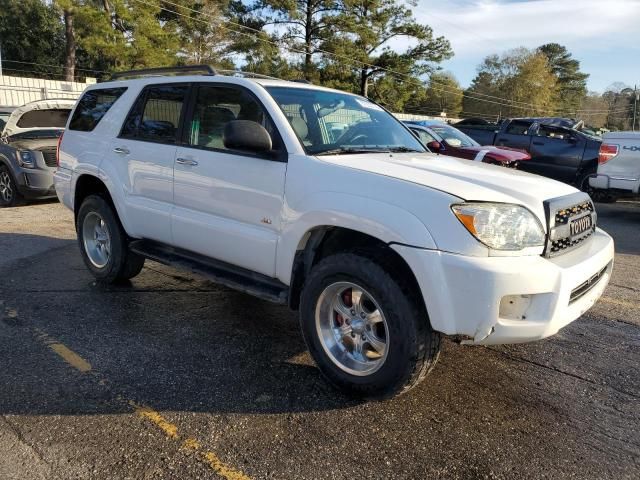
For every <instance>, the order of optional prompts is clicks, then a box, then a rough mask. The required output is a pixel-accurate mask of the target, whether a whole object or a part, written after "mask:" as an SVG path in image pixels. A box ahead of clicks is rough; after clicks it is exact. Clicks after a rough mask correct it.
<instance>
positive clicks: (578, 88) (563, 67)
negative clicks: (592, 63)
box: [538, 43, 589, 114]
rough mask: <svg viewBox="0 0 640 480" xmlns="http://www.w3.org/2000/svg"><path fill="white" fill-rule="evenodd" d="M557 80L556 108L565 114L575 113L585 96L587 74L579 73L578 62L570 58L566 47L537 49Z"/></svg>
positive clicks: (548, 46) (548, 44) (553, 46)
mask: <svg viewBox="0 0 640 480" xmlns="http://www.w3.org/2000/svg"><path fill="white" fill-rule="evenodd" d="M538 51H539V52H540V53H542V54H543V55H544V56H545V57H546V58H547V61H548V63H549V67H550V68H551V71H552V72H553V74H554V75H555V76H556V78H557V85H556V100H557V106H558V108H559V109H560V110H561V111H562V112H564V113H566V114H571V112H575V111H576V110H577V109H578V108H579V106H580V104H581V103H582V100H583V99H584V97H585V96H586V94H587V78H589V74H587V73H582V72H581V71H580V62H579V61H578V60H576V59H575V58H572V56H571V53H569V51H568V50H567V49H566V47H564V46H562V45H559V44H557V43H547V44H545V45H542V46H541V47H539V48H538Z"/></svg>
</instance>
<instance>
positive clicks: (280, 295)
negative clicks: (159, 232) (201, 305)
mask: <svg viewBox="0 0 640 480" xmlns="http://www.w3.org/2000/svg"><path fill="white" fill-rule="evenodd" d="M129 248H130V249H131V251H132V252H134V253H137V254H138V255H142V256H143V257H145V258H148V259H149V260H153V261H155V262H158V263H162V264H164V265H169V266H170V267H175V268H179V269H182V270H188V271H190V272H193V273H196V274H198V275H201V276H203V277H205V278H207V279H208V280H211V281H212V282H214V283H219V284H221V285H224V286H225V287H229V288H233V289H234V290H239V291H241V292H245V293H248V294H250V295H253V296H255V297H258V298H261V299H263V300H268V301H270V302H274V303H280V304H287V301H288V296H289V287H287V286H286V285H285V284H284V283H282V282H280V281H279V280H276V279H275V278H271V277H268V276H266V275H262V274H261V273H256V272H252V271H250V270H247V269H244V268H241V267H236V266H234V265H231V264H228V263H226V262H222V261H220V260H215V259H212V258H209V257H205V256H204V255H200V254H197V253H193V252H189V251H187V250H182V249H179V248H174V247H171V246H169V245H164V244H162V243H158V242H154V241H151V240H134V241H133V242H131V243H130V244H129Z"/></svg>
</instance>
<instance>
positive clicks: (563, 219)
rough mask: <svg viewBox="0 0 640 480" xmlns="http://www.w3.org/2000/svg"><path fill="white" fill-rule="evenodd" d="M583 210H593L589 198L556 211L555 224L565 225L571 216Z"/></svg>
mask: <svg viewBox="0 0 640 480" xmlns="http://www.w3.org/2000/svg"><path fill="white" fill-rule="evenodd" d="M584 212H593V203H591V201H590V200H589V201H586V202H582V203H580V204H578V205H573V206H571V207H569V208H563V209H562V210H560V211H558V212H556V225H566V224H567V223H569V219H571V217H575V216H577V215H580V214H581V213H584Z"/></svg>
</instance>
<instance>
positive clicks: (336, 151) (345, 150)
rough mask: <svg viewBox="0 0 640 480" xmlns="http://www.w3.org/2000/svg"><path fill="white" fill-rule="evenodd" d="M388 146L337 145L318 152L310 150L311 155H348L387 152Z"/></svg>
mask: <svg viewBox="0 0 640 480" xmlns="http://www.w3.org/2000/svg"><path fill="white" fill-rule="evenodd" d="M389 152H391V150H389V149H388V148H357V147H339V148H332V149H330V150H320V151H319V152H310V153H311V154H312V155H349V154H354V153H389Z"/></svg>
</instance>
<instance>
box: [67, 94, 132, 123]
mask: <svg viewBox="0 0 640 480" xmlns="http://www.w3.org/2000/svg"><path fill="white" fill-rule="evenodd" d="M126 90H127V88H126V87H120V88H103V89H96V90H89V91H88V92H86V93H85V94H84V95H83V96H82V98H81V99H80V101H79V102H78V106H77V107H76V110H75V112H74V113H73V117H71V122H69V130H79V131H81V132H90V131H92V130H93V129H94V128H96V125H98V123H99V122H100V120H102V117H104V116H105V114H106V113H107V112H108V111H109V109H110V108H111V106H112V105H113V104H114V103H115V101H116V100H117V99H118V98H120V96H121V95H122V94H123V93H124V92H125V91H126Z"/></svg>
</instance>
